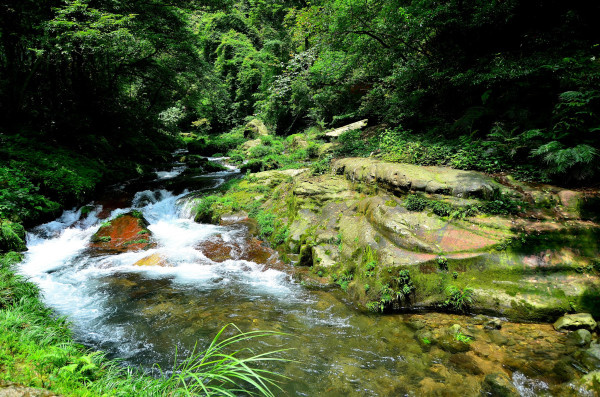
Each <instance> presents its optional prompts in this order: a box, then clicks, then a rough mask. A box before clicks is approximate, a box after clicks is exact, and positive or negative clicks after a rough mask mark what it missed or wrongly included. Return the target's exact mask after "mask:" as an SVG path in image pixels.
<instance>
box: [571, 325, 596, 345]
mask: <svg viewBox="0 0 600 397" xmlns="http://www.w3.org/2000/svg"><path fill="white" fill-rule="evenodd" d="M567 340H568V341H569V343H570V344H572V345H575V346H580V347H583V346H587V345H589V344H590V342H591V341H592V334H591V333H590V331H588V330H587V329H578V330H577V331H574V332H571V333H569V336H568V339H567Z"/></svg>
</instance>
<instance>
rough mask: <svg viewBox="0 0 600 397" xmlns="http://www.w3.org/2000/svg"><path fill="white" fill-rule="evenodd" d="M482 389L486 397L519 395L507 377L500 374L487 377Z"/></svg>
mask: <svg viewBox="0 0 600 397" xmlns="http://www.w3.org/2000/svg"><path fill="white" fill-rule="evenodd" d="M482 388H483V390H484V392H486V393H487V394H486V395H488V396H492V397H517V396H519V395H520V394H519V392H518V391H517V388H516V387H515V386H514V385H513V384H512V382H511V381H510V378H509V377H508V375H506V374H504V373H501V372H496V373H493V374H489V375H487V376H486V377H485V380H484V381H483V387H482Z"/></svg>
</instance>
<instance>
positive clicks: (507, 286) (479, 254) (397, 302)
mask: <svg viewBox="0 0 600 397" xmlns="http://www.w3.org/2000/svg"><path fill="white" fill-rule="evenodd" d="M335 164H337V165H334V170H335V171H336V172H337V174H325V175H318V176H315V175H312V174H311V173H310V172H307V171H308V170H302V169H298V170H294V169H291V170H283V171H281V170H273V171H266V172H258V173H254V174H250V175H249V176H248V177H247V178H245V179H244V180H243V181H242V182H240V183H239V184H238V185H237V186H236V188H235V189H232V190H231V191H230V192H229V193H227V194H226V195H225V196H224V197H220V198H218V199H216V200H215V201H214V203H213V204H211V206H210V210H211V211H210V213H211V218H212V219H213V220H217V219H219V216H220V215H224V214H229V213H235V212H237V211H240V210H243V211H246V213H247V214H248V216H249V217H251V218H255V219H256V220H257V224H258V229H259V230H258V233H259V235H260V236H261V238H263V239H265V240H267V241H269V242H271V243H272V244H273V247H276V248H277V249H278V250H279V251H280V252H282V253H283V254H284V256H286V255H289V258H292V257H293V258H294V263H295V264H297V265H301V266H303V267H304V266H306V267H309V268H310V272H309V273H311V274H313V275H315V276H317V275H318V276H319V280H322V279H323V277H321V276H324V277H329V280H330V282H331V283H332V284H333V283H335V284H337V285H339V286H340V287H341V288H342V289H344V290H345V291H347V293H348V294H349V296H350V298H351V299H352V300H353V301H354V302H356V303H357V304H358V305H359V306H361V307H363V308H366V309H371V310H377V311H381V310H383V311H390V310H401V309H403V308H406V307H413V308H414V307H420V308H428V309H431V308H434V309H435V308H438V309H439V308H443V309H444V310H452V311H458V312H464V311H465V310H474V311H481V312H487V313H489V312H493V313H497V314H498V315H502V316H506V317H509V318H511V319H520V320H530V321H534V320H537V321H539V320H545V321H554V320H556V319H557V318H558V317H560V316H561V315H563V314H564V313H565V312H571V311H574V310H579V311H587V312H590V313H591V314H592V315H600V307H599V306H598V305H597V301H598V299H600V265H598V263H599V262H598V259H597V258H598V256H599V253H600V225H598V224H596V223H594V222H593V221H590V220H583V219H580V218H557V217H556V215H557V214H559V212H557V211H558V210H557V208H556V206H558V207H561V208H562V206H561V205H559V204H556V206H553V205H545V204H543V203H544V202H547V203H558V202H559V201H560V200H559V199H558V198H552V197H554V196H552V197H550V198H549V200H543V199H542V198H543V197H546V196H547V195H548V194H550V195H555V194H557V193H555V192H557V191H560V190H559V189H558V190H555V189H553V188H547V189H546V187H545V188H544V189H543V191H535V187H534V186H527V189H525V188H524V187H521V188H511V187H506V186H504V185H501V184H499V183H498V182H496V181H494V180H493V179H492V178H490V177H488V176H486V175H483V174H481V173H469V172H463V171H457V170H449V169H446V168H441V167H418V166H410V167H414V172H413V171H412V168H411V170H408V168H402V167H403V166H404V165H402V164H391V163H384V162H381V161H376V160H372V159H342V160H338V161H337V162H336V163H335ZM336 167H337V168H336ZM369 167H371V168H369ZM373 167H374V168H373ZM398 167H400V169H403V170H404V171H405V172H404V173H400V172H396V171H398V169H399V168H398ZM408 171H410V172H408ZM438 171H439V172H438ZM390 175H391V176H394V177H393V178H392V177H391V176H390ZM401 176H402V177H401ZM396 177H397V178H396ZM394 178H396V179H394ZM400 180H406V181H408V182H406V183H404V184H403V183H396V181H400ZM431 181H434V182H435V184H432V183H430V182H431ZM465 181H466V182H465ZM459 182H461V183H462V182H465V183H463V184H461V183H459ZM506 185H510V186H515V185H514V184H513V185H511V183H508V182H507V183H506ZM402 186H403V187H402ZM436 186H437V187H436ZM399 187H402V188H399ZM403 189H407V190H403ZM415 189H417V190H419V193H418V194H413V193H409V191H413V190H415ZM528 192H529V193H531V194H529V193H528ZM499 193H502V196H501V197H500V199H499V198H498V196H497V195H498V194H499ZM538 193H539V194H538ZM415 196H418V198H421V199H423V200H425V201H426V203H427V205H424V206H421V207H418V208H415V206H413V205H411V200H409V199H410V198H411V197H413V198H414V197H415ZM531 197H538V198H536V199H531ZM517 198H518V200H527V201H528V202H529V203H530V204H527V205H528V206H530V207H531V208H533V209H535V211H530V210H529V209H528V210H521V209H518V210H517V211H511V210H509V209H508V210H507V209H506V208H504V207H502V205H504V203H505V202H508V203H511V202H514V201H517V200H516V199H517ZM502 200H505V201H502ZM494 205H499V206H500V211H498V208H493V206H494ZM519 205H520V204H519ZM440 208H441V210H440ZM473 208H475V210H472V211H471V210H469V209H473ZM489 208H492V209H491V210H489ZM559 209H560V208H559ZM442 210H443V211H442ZM557 219H560V221H558V220H557ZM303 269H304V268H303ZM303 274H304V273H303ZM307 281H310V280H307ZM451 287H452V288H451Z"/></svg>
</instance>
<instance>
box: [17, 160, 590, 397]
mask: <svg viewBox="0 0 600 397" xmlns="http://www.w3.org/2000/svg"><path fill="white" fill-rule="evenodd" d="M184 169H185V167H184V166H183V165H181V164H176V165H175V166H174V167H173V168H172V169H169V170H165V171H159V172H157V173H156V179H155V180H154V181H147V182H144V183H141V182H140V183H135V184H130V185H127V186H117V187H115V188H114V189H112V190H110V191H109V192H107V194H106V195H105V197H103V198H99V199H98V200H97V201H96V202H93V203H91V204H90V205H91V210H90V211H89V212H88V213H86V214H85V215H82V209H81V208H79V209H73V210H70V211H65V212H64V213H63V214H62V216H61V217H59V218H58V219H56V220H55V221H53V222H49V223H46V224H43V225H40V226H38V227H36V228H34V229H32V230H30V231H29V233H28V236H27V243H28V244H27V245H28V249H29V250H28V251H27V253H26V256H25V260H24V261H23V262H22V264H21V265H20V268H19V272H20V273H21V274H23V275H25V276H27V277H29V278H30V279H31V280H32V281H33V282H35V283H36V284H37V285H39V286H40V288H41V290H42V291H43V295H44V301H45V303H46V304H47V305H49V306H50V307H52V308H53V309H54V310H55V312H56V313H57V314H58V315H60V316H66V317H67V318H68V320H69V321H70V322H71V323H72V328H73V332H74V335H75V338H76V340H77V341H78V342H80V343H83V344H85V345H86V346H89V347H91V348H93V349H100V350H104V351H105V352H107V354H108V356H109V357H111V358H119V359H121V360H122V361H123V362H124V363H125V364H128V365H135V366H141V367H143V368H145V369H148V370H149V371H151V370H152V368H153V364H158V365H159V366H160V368H163V369H168V368H172V366H173V360H174V355H175V351H176V349H177V352H178V353H177V354H178V356H182V355H185V354H186V353H189V352H190V351H191V350H192V349H193V347H194V345H195V344H198V348H203V347H205V346H207V344H208V343H209V342H210V341H211V340H212V338H213V337H214V335H215V334H216V333H217V332H218V330H219V329H221V327H223V326H224V325H226V324H229V323H233V324H235V325H236V326H237V327H239V328H240V329H241V330H243V331H251V330H259V329H262V330H275V331H281V332H283V333H286V334H289V335H282V336H273V337H269V338H266V339H263V340H260V341H259V342H256V341H255V342H252V344H253V345H252V347H253V348H256V350H257V351H267V350H274V349H281V348H285V349H292V350H289V351H287V352H285V353H283V356H284V357H285V358H288V359H291V360H296V362H288V363H279V364H277V365H279V366H278V367H273V368H270V369H275V370H277V371H279V372H281V373H283V374H284V375H286V376H287V377H289V378H290V379H289V380H287V381H284V382H283V383H282V388H283V390H284V391H285V393H283V392H281V393H276V394H278V395H279V394H280V395H289V396H404V395H407V396H422V395H435V396H437V395H439V396H480V395H482V394H481V388H482V383H483V381H484V378H485V376H486V375H487V374H490V373H497V372H503V373H506V374H507V375H508V376H509V377H510V380H511V382H512V383H513V385H514V386H515V387H516V388H517V390H518V391H519V393H520V394H521V395H522V396H570V395H573V396H578V395H586V394H585V393H584V392H583V391H581V390H578V389H577V387H575V386H574V385H575V383H576V382H575V380H576V377H577V375H576V372H575V369H574V368H573V366H572V364H571V363H570V361H569V360H568V357H569V355H571V354H572V353H573V348H571V347H569V346H568V345H567V344H566V343H565V339H566V337H565V336H564V335H563V334H560V333H557V332H555V331H554V330H553V329H552V326H551V325H549V324H519V323H511V322H508V321H504V320H503V319H500V320H501V321H500V322H501V324H502V327H501V329H500V330H498V329H486V328H485V327H484V323H485V322H486V321H488V320H489V319H487V318H483V319H482V316H459V315H449V314H439V313H425V314H393V315H376V314H369V313H363V312H361V311H358V310H357V309H356V308H354V307H352V306H351V305H350V304H349V303H348V302H347V301H346V300H345V296H344V293H343V292H341V291H339V290H328V289H322V290H311V289H308V288H306V287H304V286H303V285H302V283H299V282H297V281H295V278H294V277H292V273H293V272H292V266H291V265H284V264H281V263H279V264H278V265H277V266H272V265H271V264H272V263H273V262H274V261H276V258H269V259H268V260H260V261H259V260H254V259H253V258H252V257H251V256H248V255H243V253H244V252H243V251H244V250H246V249H247V248H248V244H250V243H249V242H250V241H252V240H251V238H250V237H249V231H248V227H247V225H245V224H233V225H229V226H217V225H209V224H200V223H196V222H194V220H193V218H192V217H191V215H190V208H189V205H188V204H189V202H188V200H187V198H188V197H189V194H190V192H192V191H202V190H210V189H214V188H215V187H217V186H218V185H220V184H222V183H223V182H225V181H226V180H227V179H229V178H232V177H236V175H239V174H237V173H236V170H234V169H231V170H228V171H222V172H216V173H211V174H205V175H199V176H191V177H190V176H189V175H187V176H184ZM186 188H187V189H189V190H185V189H186ZM131 209H137V210H139V211H141V212H142V213H143V215H144V217H145V218H146V219H147V220H148V222H149V223H150V225H149V226H148V229H149V230H150V231H151V232H152V234H153V236H154V238H155V240H156V242H157V245H156V247H154V248H151V249H148V250H144V251H136V252H125V253H114V254H107V253H99V252H97V251H94V250H92V249H90V248H89V240H90V238H91V236H92V235H93V234H94V233H95V232H96V231H97V230H98V228H99V227H100V225H101V224H102V222H104V220H106V219H110V218H112V217H114V216H117V215H119V214H122V213H126V212H128V211H130V210H131ZM215 238H218V240H215ZM211 239H212V240H211ZM207 241H218V244H221V245H225V246H228V247H229V248H228V250H229V251H228V252H229V253H230V256H231V257H230V258H229V259H225V260H222V261H219V262H216V261H213V260H211V259H209V257H208V256H207V255H205V253H206V251H204V252H203V249H205V248H203V247H206V246H207V245H206V244H205V243H206V242H207ZM155 253H158V254H160V255H161V257H163V258H165V259H166V261H167V262H168V264H169V266H134V265H133V264H134V263H135V262H137V261H138V260H140V259H142V258H145V257H147V256H149V255H151V254H155ZM263 259H264V258H263ZM260 262H263V263H260ZM453 324H459V325H460V326H461V329H462V330H463V332H464V334H465V335H468V336H470V337H471V339H472V341H471V342H470V343H469V344H468V347H467V349H468V350H467V351H460V352H456V351H452V349H448V348H444V346H443V344H441V343H427V342H430V341H429V338H427V337H425V336H424V335H433V336H435V335H438V339H439V335H443V334H445V333H446V330H447V329H448V328H449V327H451V326H452V325H453ZM436 333H437V334H436ZM433 336H432V337H431V338H432V339H433Z"/></svg>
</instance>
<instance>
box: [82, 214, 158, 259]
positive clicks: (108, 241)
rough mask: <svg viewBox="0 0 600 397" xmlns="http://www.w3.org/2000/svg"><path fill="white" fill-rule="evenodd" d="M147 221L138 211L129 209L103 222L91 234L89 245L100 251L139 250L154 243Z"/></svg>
mask: <svg viewBox="0 0 600 397" xmlns="http://www.w3.org/2000/svg"><path fill="white" fill-rule="evenodd" d="M147 227H148V221H147V220H146V219H145V218H144V216H143V215H142V214H141V213H140V212H139V211H131V212H128V213H126V214H122V215H119V216H117V217H116V218H114V219H112V220H110V221H108V222H106V223H104V224H103V225H102V226H100V229H98V231H97V232H96V233H95V234H94V235H93V236H92V238H91V240H90V247H91V248H93V249H97V250H101V251H116V252H127V251H139V250H142V249H148V248H151V247H153V246H154V245H155V243H154V242H153V241H152V234H151V233H150V231H149V230H148V229H147Z"/></svg>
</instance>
